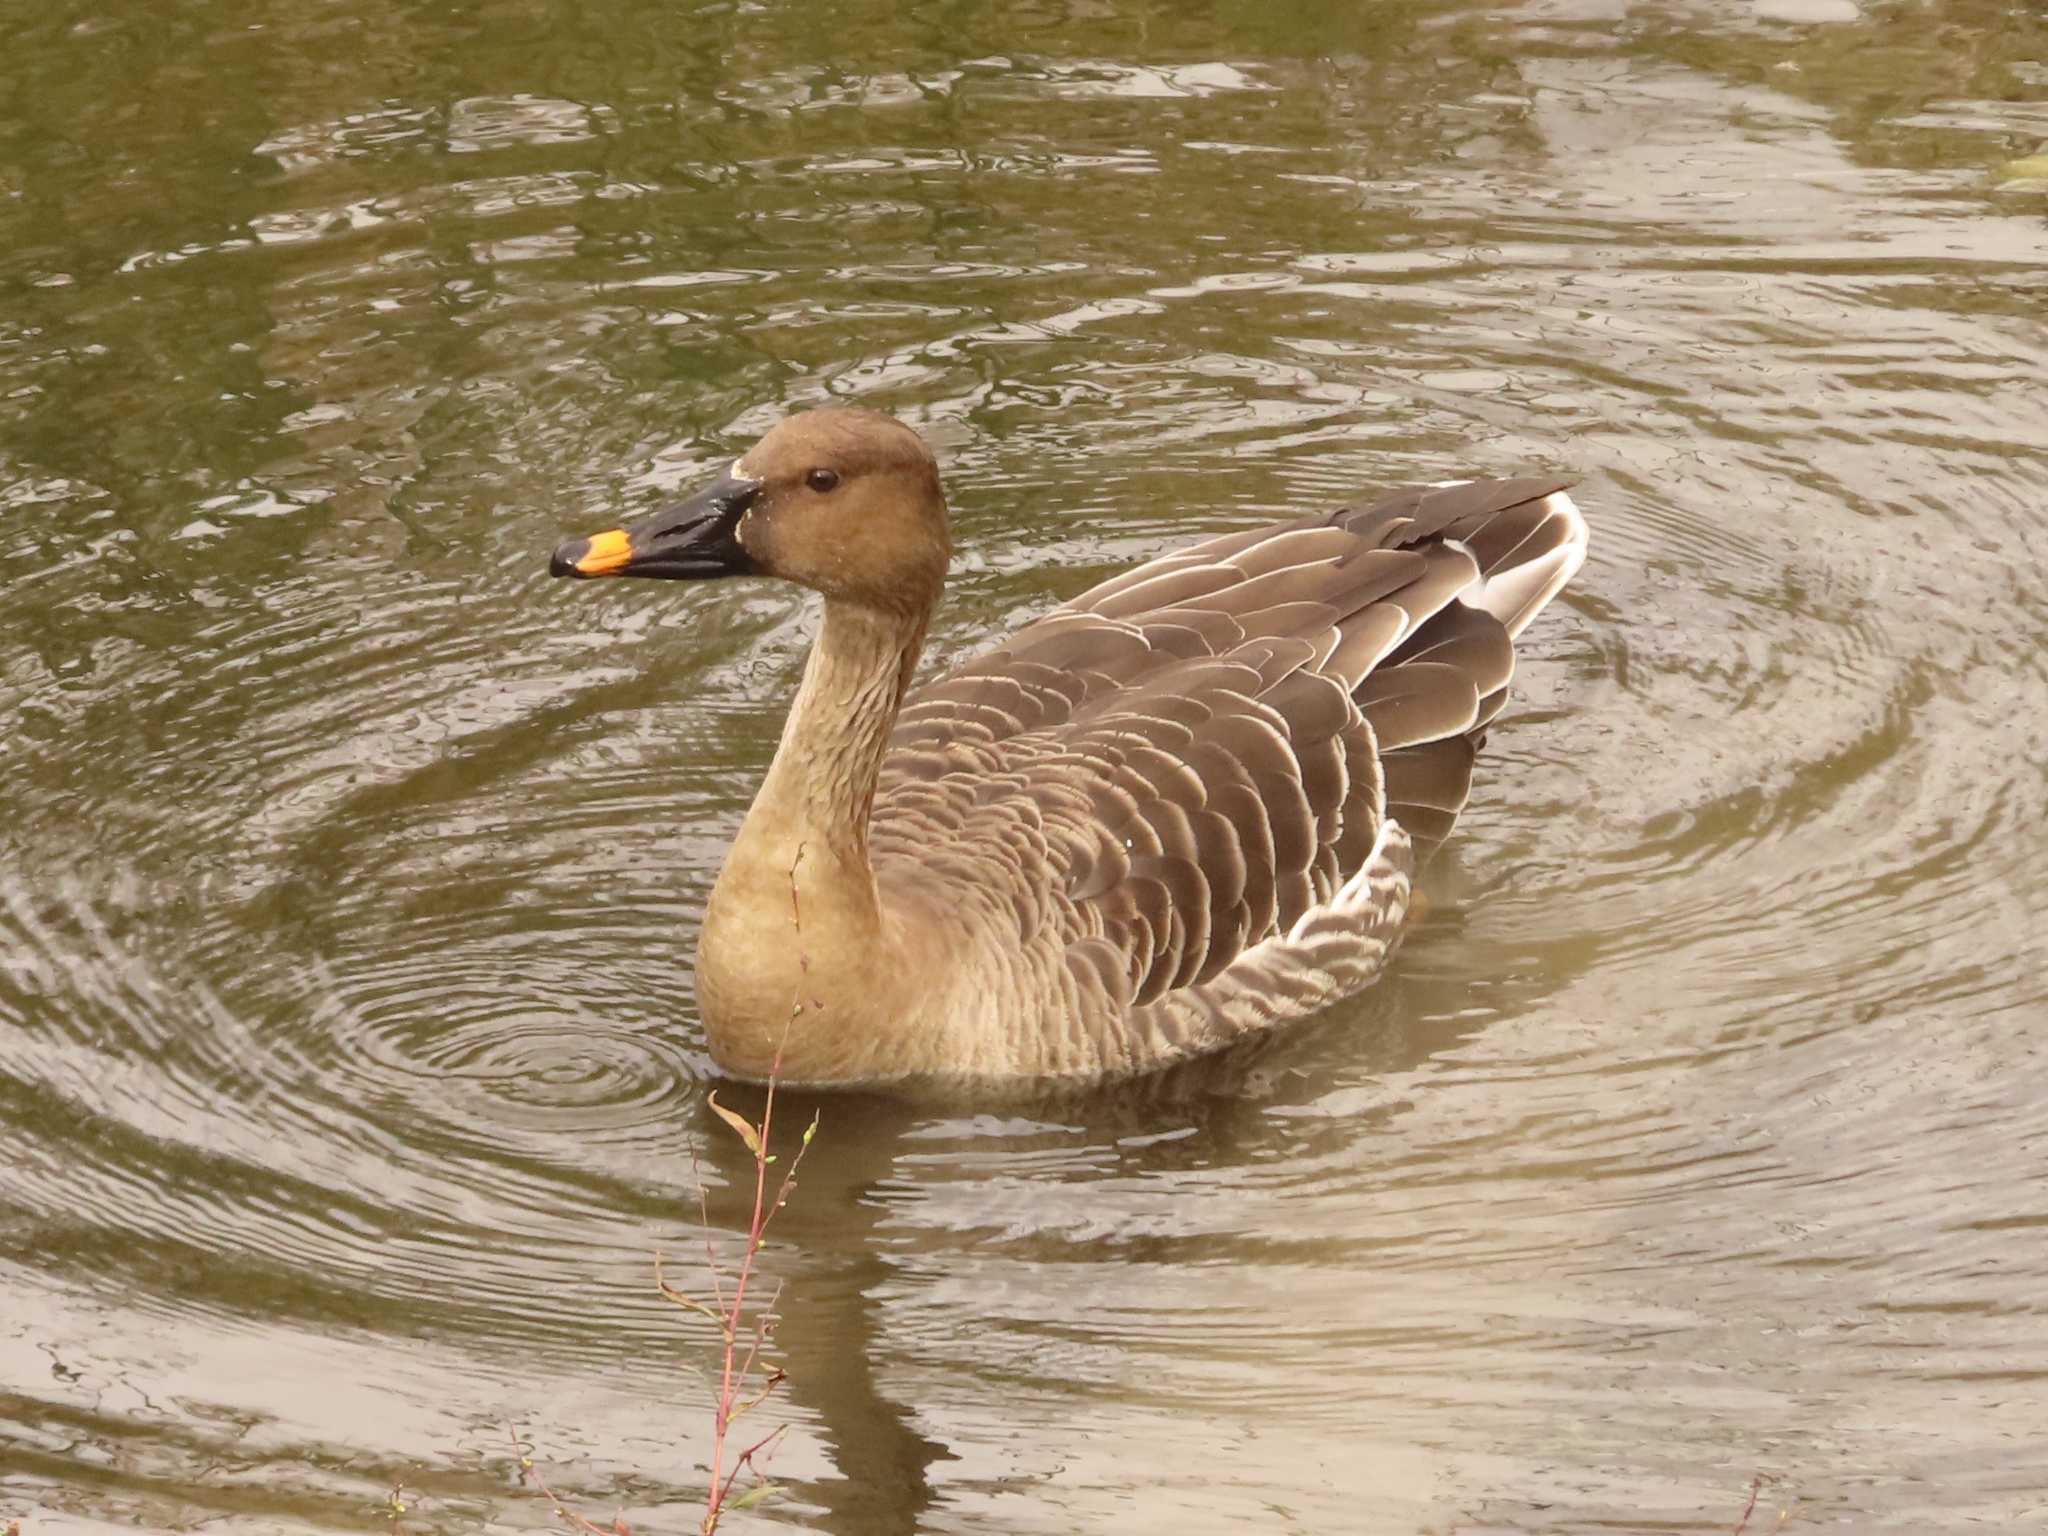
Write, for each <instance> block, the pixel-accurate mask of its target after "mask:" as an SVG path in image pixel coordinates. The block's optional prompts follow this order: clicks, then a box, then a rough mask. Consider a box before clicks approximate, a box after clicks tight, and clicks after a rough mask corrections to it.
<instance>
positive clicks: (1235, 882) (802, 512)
mask: <svg viewBox="0 0 2048 1536" xmlns="http://www.w3.org/2000/svg"><path fill="white" fill-rule="evenodd" d="M1585 549H1586V529H1585V524H1584V523H1583V521H1582V520H1581V519H1580V517H1579V514H1578V511H1577V509H1576V508H1575V507H1574V506H1573V504H1572V502H1571V500H1570V498H1569V497H1568V496H1567V495H1566V494H1565V488H1564V485H1563V484H1562V483H1561V482H1558V481H1553V480H1494V481H1472V482H1463V483H1453V484H1445V485H1437V486H1424V487H1415V488H1410V489H1405V490H1399V491H1395V492H1392V493H1390V494H1388V495H1385V496H1383V497H1380V498H1379V499H1377V500H1374V501H1370V502H1367V503H1362V504H1359V505H1357V506H1353V507H1348V508H1344V509H1341V510H1339V511H1336V512H1333V513H1329V514H1327V515H1319V516H1312V517H1307V518H1302V519H1299V520H1297V521H1292V522H1283V523H1276V524H1273V525H1271V526H1267V527H1261V528H1253V529H1248V530H1245V531H1243V532H1239V533H1231V534H1226V535H1224V536H1222V537H1220V538H1212V539H1208V540H1206V541H1204V542H1201V543H1198V544H1194V545H1192V546H1190V547H1188V548H1185V549H1181V550H1178V551H1176V552H1174V553H1171V554H1168V555H1166V556H1163V557H1161V558H1159V559H1156V560H1153V561H1151V562H1149V563H1147V564H1144V565H1141V566H1138V567H1136V568H1135V569H1133V570H1130V571H1126V572H1124V573H1122V574H1120V575H1118V576H1116V577H1113V578H1112V579H1110V580H1108V581H1105V582H1103V583H1102V584H1100V585H1099V586H1096V587H1094V588H1093V589H1091V590H1089V591H1087V592H1084V593H1082V594H1081V595H1080V596H1079V597H1076V598H1074V599H1073V600H1072V601H1071V602H1068V603H1067V604H1065V605H1064V606H1062V607H1060V608H1058V609H1056V610H1054V611H1053V612H1052V613H1050V614H1048V615H1046V616H1045V617H1043V618H1041V619H1039V620H1037V621H1036V622H1034V623H1031V624H1028V625H1026V626H1024V627H1023V628H1021V629H1019V630H1018V631H1016V632H1015V633H1014V634H1013V635H1011V636H1010V637H1009V639H1008V640H1007V641H1005V642H1004V643H1003V644H1001V645H999V646H998V647H996V648H995V649H993V650H991V651H989V652H987V653H986V654H984V655H983V656H981V657H979V658H977V659H976V660H974V661H972V662H970V663H969V664H967V665H966V666H964V667H962V668H960V669H959V670H957V671H955V672H953V673H952V674H950V675H948V676H946V677H942V678H939V679H936V680H934V681H932V682H929V683H927V684H925V685H923V686H922V687H918V688H915V689H912V688H911V687H910V686H909V681H910V676H911V672H912V669H913V668H914V666H915V664H916V661H917V657H918V654H919V651H920V650H921V648H922V644H923V639H924V634H925V629H926V625H927V623H928V621H929V619H930V616H931V612H932V609H933V607H934V606H935V605H936V603H937V601H938V598H939V594H940V589H941V587H942V585H943V581H944V575H945V569H946V563H947V558H948V554H949V543H948V538H947V532H946V514H945V502H944V497H943V494H942V492H941V489H940V484H939V477H938V471H937V467H936V465H935V463H934V461H933V459H932V456H931V454H930V451H929V450H928V449H927V448H926V446H925V444H924V443H923V441H922V439H920V438H919V437H918V436H917V435H916V434H915V433H914V432H912V431H911V430H910V429H909V428H908V427H905V426H903V425H902V424H901V423H899V422H896V421H894V420H892V419H891V418H888V417H886V416H880V415H876V414H874V413H871V412H865V411H846V410H832V411H816V412H810V413H806V414H804V415H800V416H793V417H791V418H789V419H787V420H786V421H784V422H783V423H781V424H780V425H779V426H777V427H776V428H775V429H774V430H773V431H771V432H770V433H769V434H768V435H767V436H766V437H765V438H763V439H762V440H761V442H760V443H758V444H756V445H755V447H754V448H753V449H752V450H750V451H749V452H748V453H747V454H746V455H745V456H744V457H743V458H742V459H740V460H739V461H738V462H736V463H735V464H734V465H733V467H732V469H731V471H730V472H729V473H728V474H727V475H726V476H725V477H724V478H722V479H721V480H720V481H719V482H718V483H717V484H715V485H713V486H712V487H710V488H708V489H707V490H706V491H705V492H703V493H702V494H700V495H699V496H697V497H695V498H692V500H690V501H688V502H685V503H683V504H682V505H681V506H679V507H676V508H672V509H669V510H667V511H665V512H662V513H658V514H656V515H655V516H654V517H651V518H649V519H647V520H646V521H644V522H642V523H640V524H637V525H634V526H633V527H630V528H625V529H617V530H613V531H611V532H609V533H605V534H600V535H598V536H596V537H595V538H593V539H587V540H575V541H572V542H571V543H569V544H566V545H564V546H563V547H562V548H561V549H560V550H558V551H557V552H556V554H555V557H554V562H553V566H552V569H553V570H554V571H555V572H556V573H557V574H561V575H639V574H647V575H657V576H670V577H680V578H702V577H709V576H717V575H728V574H768V575H779V576H782V577H785V578H787V579H791V580H795V581H798V582H800V583H803V584H805V585H808V586H811V587H813V588H815V589H817V590H819V591H821V592H822V593H823V594H824V596H825V613H824V622H823V626H822V628H821V630H820V633H819V636H818V639H817V642H816V643H815V645H814V646H813V648H812V652H811V658H810V661H809V663H808V665H807V667H806V670H805V673H804V678H803V682H802V684H801V686H800V687H799V689H798V692H797V698H796V702H795V704H794V705H793V707H792V708H791V710H790V714H789V718H788V721H787V723H786V725H785V727H784V730H783V734H782V740H781V744H780V746H779V747H778V748H777V750H776V753H775V757H774V760H773V762H772V764H771V765H770V767H769V769H768V773H767V777H766V780H765V781H764V783H763V785H762V787H761V790H760V793H759V795H758V797H757V798H756V800H755V802H754V805H753V808H752V809H751V810H750V811H749V812H748V815H747V817H746V820H745V822H744V823H743V824H742V826H741V829H740V832H739V835H738V837H737V838H736V839H735V841H734V844H733V848H732V851H731V853H730V855H729V856H728V858H727V860H726V863H725V866H724V869H723V870H722V872H721V873H720V875H719V877H718V882H717V885H716V886H715V887H714V889H713V891H712V894H711V899H710V903H709V905H708V907H707V910H706V913H705V919H704V924H703V929H702V932H701V935H700V938H699V943H698V956H697V995H698V1001H699V1005H700V1008H701V1011H702V1015H703V1019H704V1024H705V1029H706V1031H707V1034H708V1036H709V1039H710V1045H711V1050H712V1054H713V1056H714V1057H715V1058H716V1059H717V1061H718V1062H719V1064H720V1066H721V1067H722V1068H723V1069H724V1070H726V1071H729V1072H732V1073H734V1074H735V1075H738V1076H743V1077H750V1078H757V1079H758V1078H763V1077H766V1076H768V1075H769V1074H770V1073H771V1072H777V1073H779V1075H780V1077H781V1078H782V1079H783V1080H784V1081H789V1082H801V1083H808V1084H814V1085H853V1084H879V1083H900V1082H904V1081H908V1080H933V1079H937V1080H975V1081H1004V1082H1010V1083H1034V1082H1047V1081H1053V1080H1076V1079H1091V1078H1106V1077H1114V1076H1121V1075H1126V1074H1131V1073H1137V1072H1143V1071H1146V1070H1149V1069H1153V1068H1157V1067H1162V1066H1165V1065H1168V1064H1170V1063H1172V1062H1174V1061H1178V1060H1181V1059H1184V1058H1187V1057H1190V1056H1194V1055H1197V1054H1200V1053H1203V1052H1208V1051H1213V1050H1216V1049H1219V1048H1222V1047H1225V1046H1228V1045H1230V1044H1232V1043H1234V1042H1237V1041H1239V1040H1242V1039H1244V1038H1245V1037H1246V1036H1248V1035H1250V1034H1253V1033H1256V1032H1259V1031H1263V1030H1266V1029H1270V1028H1272V1027H1273V1026H1275V1025H1278V1024H1281V1023H1284V1022H1286V1021H1287V1020H1290V1019H1294V1018H1298V1017H1301V1016H1302V1015H1305V1014H1308V1013H1311V1012H1313V1011H1315V1010H1317V1009H1319V1008H1322V1007H1324V1006H1326V1005H1327V1004H1329V1003H1331V1002H1334V1001H1336V1000H1337V999H1339V998H1342V997H1344V996H1347V995H1348V994H1351V993H1353V992H1356V991H1358V990H1360V989H1361V988H1363V987H1365V986H1367V985H1368V984H1370V983H1371V982H1372V981H1373V979H1374V978H1375V977H1376V976H1378V974H1379V973H1380V971H1381V970H1382V969H1383V968H1384V967H1385V965H1386V963H1387V961H1388V958H1389V957H1390V955H1391V954H1392V953H1393V951H1394V948H1395V946H1396V945H1397V944H1398V942H1399V940H1400V935H1401V930H1402V925H1403V922H1404V920H1405V918H1406V916H1407V913H1408V908H1409V902H1410V892H1411V888H1412V884H1413V881H1414V878H1415V873H1416V871H1417V869H1418V868H1420V866H1421V865H1422V863H1423V862H1424V861H1425V860H1426V859H1427V858H1428V857H1429V856H1430V854H1431V853H1433V852H1434V851H1435V849H1436V848H1437V847H1438V846H1439V845H1440V844H1441V843H1442V841H1443V839H1444V838H1445V837H1446V836H1447V835H1448V834H1449V832H1450V830H1451V826H1452V824H1453V823H1454V822H1455V821H1456V819H1457V816H1458V813H1459V811H1460V810H1461V809H1462V808H1463V806H1464V804H1465V800H1466V795H1467V792H1468V790H1469V788H1470V785H1471V780H1472V769H1473V762H1474V759H1475V756H1476V754H1477V751H1478V748H1479V744H1480V741H1481V738H1482V734H1483V732H1484V730H1485V728H1486V726H1487V724H1488V722H1489V721H1491V720H1492V719H1493V717H1494V716H1495V715H1496V714H1497V713H1498V712H1499V710H1500V708H1501V706H1502V704H1503V703H1504V702H1505V699H1506V694H1507V686H1508V682H1509V679H1510V677H1511V675H1512V673H1513V670H1514V645H1513V642H1514V638H1515V637H1516V636H1517V635H1518V634H1520V633H1521V631H1522V629H1523V628H1524V627H1525V626H1526V625H1527V624H1528V623H1529V621H1530V620H1531V619H1532V618H1534V617H1535V615H1536V614H1537V613H1538V612H1539V611H1540V610H1541V609H1542V608H1543V606H1544V605H1545V604H1546V603H1547V602H1548V601H1549V600H1550V599H1551V598H1552V597H1553V596H1555V595H1556V593H1557V592H1558V591H1559V589H1560V588H1562V587H1563V585H1564V584H1565V582H1566V581H1567V580H1569V579H1570V577H1571V575H1572V574H1573V572H1574V571H1576V570H1577V569H1578V567H1579V564H1580V562H1581V561H1582V560H1583V559H1584V556H1585Z"/></svg>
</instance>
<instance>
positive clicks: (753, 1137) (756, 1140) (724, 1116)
mask: <svg viewBox="0 0 2048 1536" xmlns="http://www.w3.org/2000/svg"><path fill="white" fill-rule="evenodd" d="M704 1102H705V1103H706V1104H709V1105H710V1106H711V1111H712V1113H713V1114H715V1115H717V1116H718V1118H719V1119H721V1120H723V1121H724V1122H725V1123H726V1124H727V1125H729V1126H731V1127H732V1129H733V1134H734V1135H736V1136H738V1137H739V1139H740V1140H741V1141H743V1142H745V1143H746V1144H747V1150H748V1151H749V1152H751V1153H753V1154H754V1156H756V1157H759V1156H760V1155H761V1133H760V1132H759V1131H757V1130H755V1129H754V1128H753V1127H752V1126H751V1125H749V1124H747V1122H746V1119H745V1117H744V1116H741V1115H738V1114H735V1113H734V1112H733V1111H732V1110H729V1109H727V1108H726V1107H725V1106H724V1105H723V1104H721V1103H719V1102H718V1095H717V1094H716V1093H715V1092H714V1093H707V1094H705V1095H704Z"/></svg>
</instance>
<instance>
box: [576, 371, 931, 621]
mask: <svg viewBox="0 0 2048 1536" xmlns="http://www.w3.org/2000/svg"><path fill="white" fill-rule="evenodd" d="M951 552H952V544H951V540H950V538H949V537H948V534H947V531H946V499H945V494H944V492H943V491H942V489H941V488H940V485H939V468H938V464H937V462H936V461H935V460H934V459H933V458H932V453H931V450H930V449H929V448H928V447H926V446H925V442H924V439H923V438H921V437H919V436H918V435H917V433H915V432H914V431H912V430H911V429H910V428H909V427H906V426H905V425H903V423H902V422H900V421H897V420H895V419H894V418H893V417H889V416H884V415H881V414H879V413H878V412H875V411H861V410H819V411H806V412H804V413H802V414H801V415H796V416H791V417H788V418H786V419H785V420H783V421H782V422H780V423H779V424H777V425H776V427H775V428H774V429H773V430H772V431H770V432H769V433H768V435H767V436H766V437H763V438H762V439H761V440H760V441H759V442H758V443H756V444H755V445H754V446H753V447H752V448H750V449H748V450H747V452H746V453H745V454H743V455H742V456H741V457H740V458H738V459H737V460H735V461H734V462H733V464H732V466H731V467H730V468H729V469H727V470H726V472H725V473H724V474H723V475H721V476H720V477H719V478H718V479H717V480H715V481H713V482H712V483H711V484H709V485H707V486H705V487H704V488H703V489H702V490H700V491H698V492H697V493H696V494H695V495H694V496H691V497H689V498H688V499H687V500H684V501H681V502H678V503H676V504H674V505H672V506H669V507H665V508H663V509H662V510H661V511H659V512H656V513H654V514H653V515H652V516H649V517H646V518H642V519H641V520H640V521H638V522H635V523H629V524H627V525H626V526H624V527H622V528H612V529H608V530H606V531H605V532H603V533H598V534H593V535H592V536H591V537H589V538H587V539H571V540H570V541H569V542H568V543H566V544H564V545H562V546H561V547H560V548H559V549H557V550H556V551H555V554H554V558H553V559H552V560H551V561H549V563H548V570H549V572H550V573H551V574H553V575H556V576H585V577H589V576H652V577H662V578H666V579H668V580H671V581H703V580H708V579H711V578H713V577H719V576H753V575H759V576H779V577H781V578H782V579H783V580H785V581H793V582H796V583H797V584H798V585H800V586H805V587H809V588H811V589H812V590H814V591H817V592H821V593H823V594H824V595H825V596H826V597H827V598H836V599H842V600H846V601H850V602H854V603H858V604H860V605H861V606H863V607H874V608H884V609H890V610H899V611H909V612H915V613H922V612H924V611H926V610H929V609H930V607H931V606H932V604H933V603H934V602H936V601H937V600H938V595H939V588H940V587H941V585H943V583H944V581H945V577H946V565H947V561H948V559H949V558H950V556H951Z"/></svg>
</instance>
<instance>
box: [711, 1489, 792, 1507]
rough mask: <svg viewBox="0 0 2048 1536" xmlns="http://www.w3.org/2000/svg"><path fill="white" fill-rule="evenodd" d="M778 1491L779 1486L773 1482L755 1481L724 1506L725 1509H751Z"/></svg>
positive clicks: (772, 1496)
mask: <svg viewBox="0 0 2048 1536" xmlns="http://www.w3.org/2000/svg"><path fill="white" fill-rule="evenodd" d="M780 1492H782V1489H781V1487H780V1486H779V1485H777V1484H775V1483H756V1484H754V1486H753V1487H751V1488H749V1489H748V1490H747V1491H746V1492H745V1493H743V1494H740V1495H739V1496H738V1497H737V1498H735V1499H732V1500H730V1501H729V1502H728V1503H727V1504H726V1506H725V1507H726V1508H727V1509H752V1508H753V1507H754V1506H755V1505H756V1504H765V1503H767V1502H768V1501H769V1500H770V1499H772V1498H774V1497H775V1495H777V1494H778V1493H780Z"/></svg>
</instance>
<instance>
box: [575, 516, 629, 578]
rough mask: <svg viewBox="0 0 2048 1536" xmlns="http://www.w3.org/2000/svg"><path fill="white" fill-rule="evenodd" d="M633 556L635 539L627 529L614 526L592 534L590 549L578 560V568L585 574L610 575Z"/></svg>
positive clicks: (578, 570) (580, 572)
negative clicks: (632, 538)
mask: <svg viewBox="0 0 2048 1536" xmlns="http://www.w3.org/2000/svg"><path fill="white" fill-rule="evenodd" d="M632 558H633V541H632V540H631V539H629V538H627V537H626V530H625V529H623V528H612V529H608V530H606V531H605V532H603V533H599V534H593V535H592V536H591V539H590V551H589V553H588V554H586V555H584V557H583V558H582V559H581V560H578V561H577V562H576V570H577V573H578V574H579V575H583V576H608V575H610V574H611V573H612V572H613V571H616V570H618V569H619V568H620V567H621V566H623V565H625V563H626V562H627V561H628V560H630V559H632Z"/></svg>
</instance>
